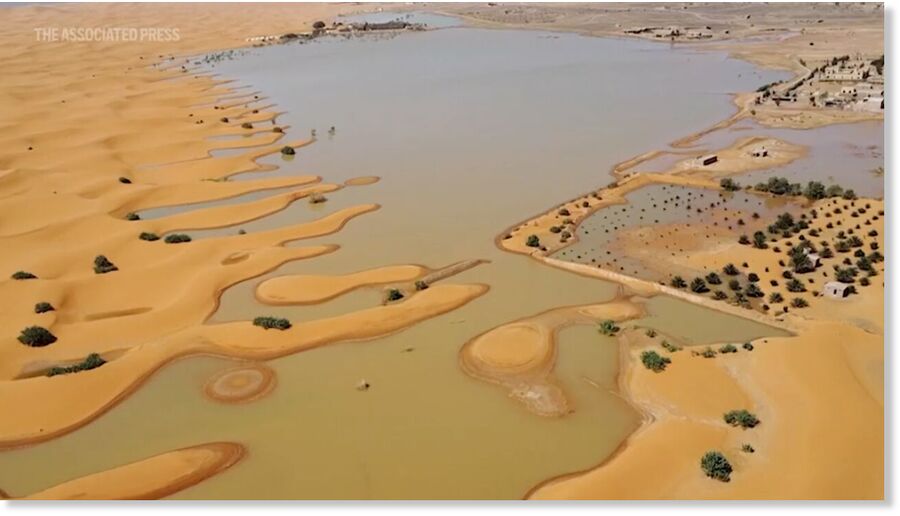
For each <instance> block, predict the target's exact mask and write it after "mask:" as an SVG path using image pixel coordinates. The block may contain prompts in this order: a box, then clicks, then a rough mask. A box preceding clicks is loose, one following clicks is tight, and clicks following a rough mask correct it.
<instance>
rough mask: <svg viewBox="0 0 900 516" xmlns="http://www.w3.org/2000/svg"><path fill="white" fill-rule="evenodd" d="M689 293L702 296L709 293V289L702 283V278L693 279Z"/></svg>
mask: <svg viewBox="0 0 900 516" xmlns="http://www.w3.org/2000/svg"><path fill="white" fill-rule="evenodd" d="M691 292H694V293H696V294H703V293H705V292H709V288H708V287H707V286H706V282H705V281H703V278H694V279H693V281H691Z"/></svg>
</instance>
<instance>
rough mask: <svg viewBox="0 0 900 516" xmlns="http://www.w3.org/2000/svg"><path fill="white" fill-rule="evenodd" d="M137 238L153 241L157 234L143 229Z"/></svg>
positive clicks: (157, 237)
mask: <svg viewBox="0 0 900 516" xmlns="http://www.w3.org/2000/svg"><path fill="white" fill-rule="evenodd" d="M138 238H140V239H141V240H146V241H148V242H153V241H155V240H159V235H157V234H156V233H148V232H146V231H144V232H143V233H141V234H140V236H138Z"/></svg>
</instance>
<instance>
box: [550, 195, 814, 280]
mask: <svg viewBox="0 0 900 516" xmlns="http://www.w3.org/2000/svg"><path fill="white" fill-rule="evenodd" d="M625 198H626V200H627V204H626V205H620V206H611V207H608V208H604V209H601V210H599V211H597V212H596V213H594V214H593V215H591V216H590V217H588V218H587V220H585V221H584V222H583V223H582V224H580V225H579V227H578V230H577V231H576V233H575V234H576V236H577V237H578V241H577V242H576V243H575V244H573V245H571V246H569V247H567V248H565V249H563V250H561V251H559V252H557V253H556V254H555V255H554V256H555V257H556V258H560V259H564V260H568V261H572V262H576V263H582V264H587V265H591V266H596V267H603V268H605V269H608V270H613V271H616V272H621V273H624V274H628V275H630V276H636V277H640V278H644V279H649V280H653V281H663V280H666V279H667V278H669V277H670V276H671V275H672V274H680V275H683V276H686V277H693V276H698V275H703V274H705V273H707V272H710V271H705V270H700V269H697V270H694V269H690V268H677V269H678V270H673V267H672V265H671V264H669V263H663V262H661V261H660V259H659V258H660V255H665V256H673V257H674V256H676V255H677V254H679V253H683V252H685V251H686V250H695V249H698V248H702V247H707V246H714V245H717V244H720V243H725V242H733V241H735V240H736V239H737V238H738V235H741V234H747V235H752V234H753V232H755V231H759V230H764V229H765V228H766V226H767V225H769V224H770V223H771V221H772V220H773V219H774V218H775V217H776V216H777V215H779V214H781V213H785V212H788V213H791V214H797V213H799V211H800V209H801V208H802V204H800V203H797V202H792V201H790V200H787V199H780V198H772V197H768V196H762V195H758V194H754V193H750V192H744V191H738V192H718V191H715V190H706V189H703V188H696V187H688V186H679V185H650V186H646V187H644V188H641V189H639V190H636V191H634V192H631V193H629V194H627V195H626V196H625Z"/></svg>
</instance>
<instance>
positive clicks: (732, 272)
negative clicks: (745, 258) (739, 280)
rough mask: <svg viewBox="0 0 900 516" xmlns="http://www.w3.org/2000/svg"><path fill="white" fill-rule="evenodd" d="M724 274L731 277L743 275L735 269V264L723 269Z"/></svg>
mask: <svg viewBox="0 0 900 516" xmlns="http://www.w3.org/2000/svg"><path fill="white" fill-rule="evenodd" d="M722 272H724V273H725V274H727V275H729V276H737V275H738V274H740V273H741V271H739V270H738V268H737V267H735V266H734V264H733V263H729V264H728V265H726V266H725V267H722Z"/></svg>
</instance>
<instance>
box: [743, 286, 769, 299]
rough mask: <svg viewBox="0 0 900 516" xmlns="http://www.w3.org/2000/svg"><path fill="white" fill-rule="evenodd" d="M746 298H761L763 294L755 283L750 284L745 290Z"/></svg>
mask: <svg viewBox="0 0 900 516" xmlns="http://www.w3.org/2000/svg"><path fill="white" fill-rule="evenodd" d="M744 294H745V295H746V296H747V297H763V296H764V295H765V293H764V292H763V291H762V289H760V288H759V286H758V285H757V284H756V283H750V284H749V285H747V290H746V292H744Z"/></svg>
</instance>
